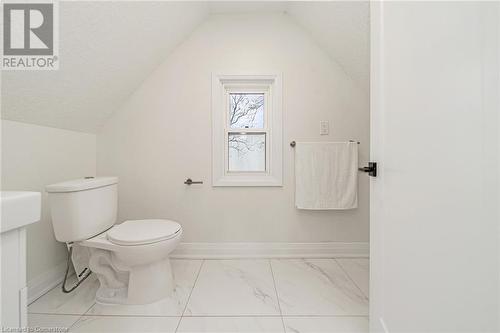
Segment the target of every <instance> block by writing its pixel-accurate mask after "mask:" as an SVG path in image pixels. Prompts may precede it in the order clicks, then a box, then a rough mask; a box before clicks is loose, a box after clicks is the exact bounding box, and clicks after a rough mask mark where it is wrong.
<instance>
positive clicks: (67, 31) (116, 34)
mask: <svg viewBox="0 0 500 333" xmlns="http://www.w3.org/2000/svg"><path fill="white" fill-rule="evenodd" d="M207 15H208V6H207V5H206V3H193V2H185V3H174V2H107V1H106V2H64V1H61V2H60V15H59V18H60V29H59V30H60V42H59V45H60V56H59V59H60V64H59V70H56V71H5V72H3V73H2V118H3V119H10V120H17V121H23V122H28V123H34V124H39V125H46V126H52V127H58V128H65V129H71V130H77V131H83V132H96V131H97V130H98V129H99V128H100V126H101V125H102V124H103V123H104V122H105V121H106V120H107V119H108V117H109V116H110V115H111V113H112V112H113V111H115V110H116V109H117V108H118V107H119V106H120V105H121V103H123V102H124V100H125V98H127V96H129V95H130V94H131V93H132V92H133V91H134V90H135V89H136V88H137V87H138V86H139V85H140V84H141V82H142V81H143V80H144V79H145V78H146V77H147V76H148V74H149V73H151V72H152V71H153V70H154V68H155V67H157V66H158V65H159V64H160V63H161V62H162V61H163V60H164V59H165V58H166V57H167V56H168V54H169V52H170V51H172V50H173V49H174V48H175V47H176V46H177V45H178V44H179V43H181V42H182V41H183V40H184V39H185V38H186V36H187V35H188V34H189V33H190V32H192V31H193V30H194V29H195V28H196V27H197V26H198V24H199V23H200V22H202V21H203V20H204V19H205V17H206V16H207Z"/></svg>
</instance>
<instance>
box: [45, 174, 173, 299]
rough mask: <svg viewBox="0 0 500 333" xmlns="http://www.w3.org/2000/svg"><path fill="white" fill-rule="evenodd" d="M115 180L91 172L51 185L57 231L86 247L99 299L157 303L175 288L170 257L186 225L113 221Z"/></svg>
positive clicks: (68, 240) (59, 235) (58, 235)
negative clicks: (95, 176) (96, 281)
mask: <svg viewBox="0 0 500 333" xmlns="http://www.w3.org/2000/svg"><path fill="white" fill-rule="evenodd" d="M117 184H118V178H116V177H97V178H92V177H90V178H84V179H77V180H72V181H67V182H63V183H58V184H53V185H48V186H47V187H46V191H47V192H48V194H49V195H48V196H49V204H50V210H51V216H52V225H53V227H54V233H55V236H56V239H57V240H58V241H60V242H65V243H70V244H76V245H79V248H81V249H86V250H88V253H89V263H88V266H89V268H90V270H91V271H92V272H93V273H95V275H97V278H98V279H99V283H100V287H99V289H98V291H97V293H96V301H97V302H98V303H103V304H148V303H153V302H155V301H158V300H160V299H162V298H165V297H168V296H169V295H170V294H171V293H172V292H173V290H174V286H175V283H174V277H173V274H172V268H171V266H170V261H169V257H168V256H169V254H170V253H171V252H172V251H173V250H174V249H175V247H176V246H177V244H179V242H180V239H181V236H182V227H181V226H180V224H179V223H177V222H174V221H170V220H163V219H149V220H129V221H125V222H123V223H121V224H115V222H116V216H117V203H118V195H117V193H118V192H117V187H118V186H117Z"/></svg>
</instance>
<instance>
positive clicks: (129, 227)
mask: <svg viewBox="0 0 500 333" xmlns="http://www.w3.org/2000/svg"><path fill="white" fill-rule="evenodd" d="M180 230H181V225H180V224H179V223H177V222H174V221H169V220H130V221H125V222H123V223H122V224H118V225H115V226H114V227H112V228H111V229H110V230H108V232H107V233H106V237H107V239H108V240H109V241H110V242H111V243H113V244H116V245H122V246H131V245H145V244H151V243H156V242H161V241H164V240H167V239H170V238H173V237H175V236H176V235H177V234H178V233H179V232H180Z"/></svg>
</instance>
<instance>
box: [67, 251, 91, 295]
mask: <svg viewBox="0 0 500 333" xmlns="http://www.w3.org/2000/svg"><path fill="white" fill-rule="evenodd" d="M68 247H69V251H68V262H67V265H66V274H64V281H63V284H62V291H63V293H65V294H67V293H70V292H72V291H73V290H75V289H76V288H78V286H79V285H80V284H81V283H82V282H83V281H85V280H86V279H87V278H88V277H89V276H90V275H91V274H92V271H91V270H90V269H88V268H85V269H84V270H83V271H82V272H81V273H80V274H78V278H80V277H81V276H82V275H83V274H85V272H87V271H88V272H87V274H86V275H85V276H84V277H83V278H82V279H81V280H79V281H78V282H77V283H76V284H75V285H74V286H72V287H71V288H69V289H67V288H66V280H67V279H68V274H69V266H70V265H71V255H72V254H73V243H68Z"/></svg>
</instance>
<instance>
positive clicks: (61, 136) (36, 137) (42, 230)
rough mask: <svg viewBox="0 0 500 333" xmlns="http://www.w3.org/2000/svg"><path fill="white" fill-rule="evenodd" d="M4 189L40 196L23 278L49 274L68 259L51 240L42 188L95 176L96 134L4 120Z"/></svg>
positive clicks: (51, 232) (49, 221) (30, 232)
mask: <svg viewBox="0 0 500 333" xmlns="http://www.w3.org/2000/svg"><path fill="white" fill-rule="evenodd" d="M1 122H2V132H1V134H2V169H1V170H2V190H23V191H39V192H42V219H41V221H40V222H39V223H36V224H33V225H31V226H29V227H28V237H27V241H28V246H27V247H28V248H27V257H28V258H27V260H28V267H27V280H28V285H30V280H33V279H36V278H39V277H40V276H42V275H43V274H47V272H50V271H51V270H53V269H54V268H55V267H56V266H57V265H59V264H61V262H64V261H65V259H66V250H65V246H64V245H63V244H62V243H58V242H57V241H56V240H55V237H54V231H53V229H52V223H51V219H50V212H49V207H48V201H47V194H46V193H45V191H44V187H45V185H48V184H52V183H56V182H60V181H64V180H69V179H74V178H80V177H84V176H93V175H95V172H96V136H95V135H94V134H87V133H80V132H73V131H68V130H61V129H56V128H51V127H44V126H37V125H31V124H25V123H20V122H15V121H8V120H2V121H1Z"/></svg>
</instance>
